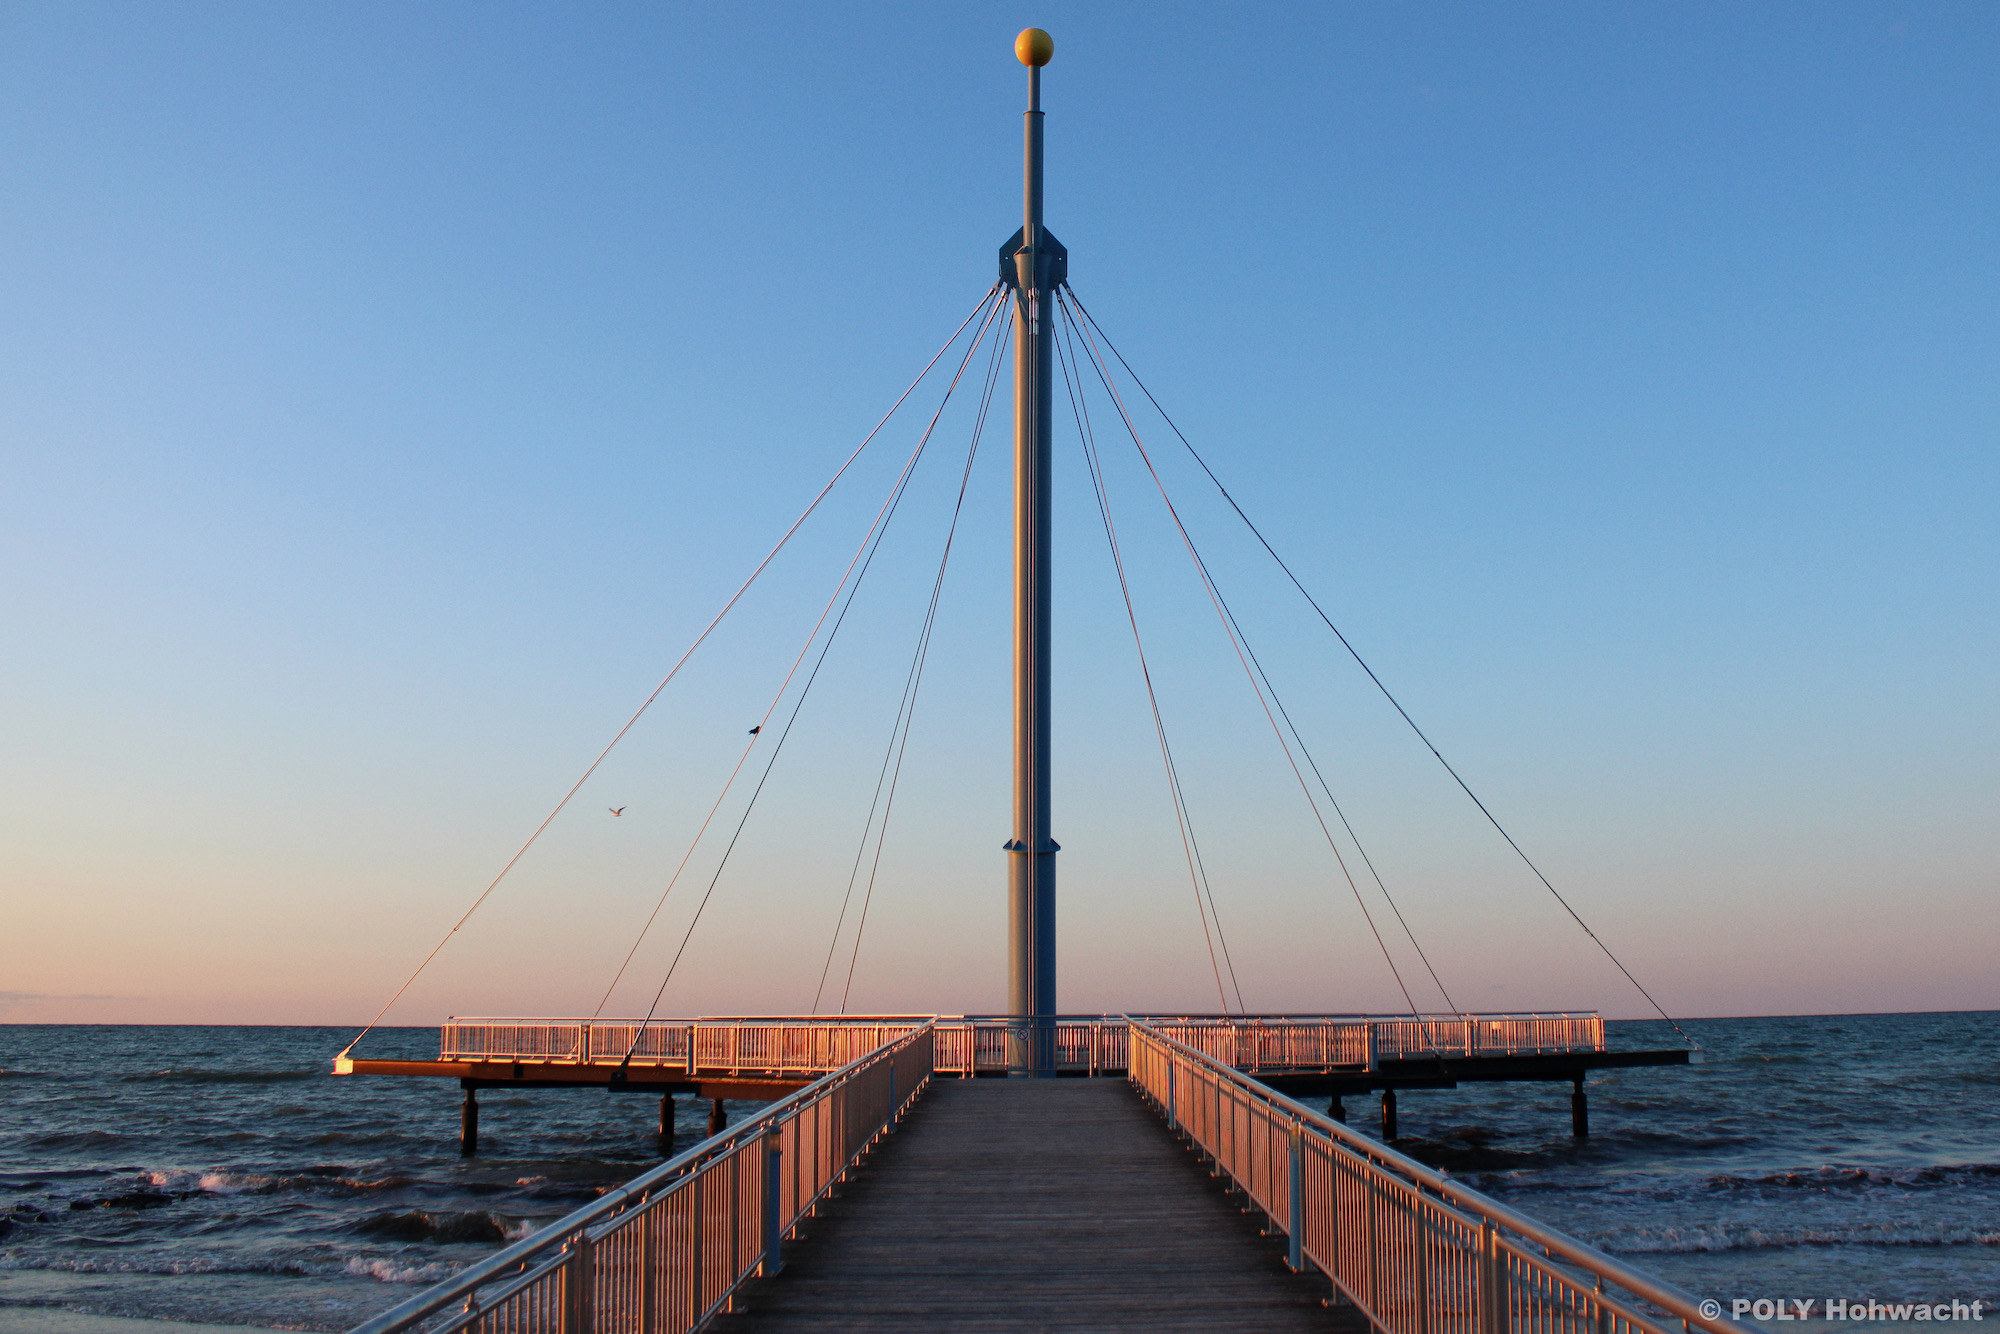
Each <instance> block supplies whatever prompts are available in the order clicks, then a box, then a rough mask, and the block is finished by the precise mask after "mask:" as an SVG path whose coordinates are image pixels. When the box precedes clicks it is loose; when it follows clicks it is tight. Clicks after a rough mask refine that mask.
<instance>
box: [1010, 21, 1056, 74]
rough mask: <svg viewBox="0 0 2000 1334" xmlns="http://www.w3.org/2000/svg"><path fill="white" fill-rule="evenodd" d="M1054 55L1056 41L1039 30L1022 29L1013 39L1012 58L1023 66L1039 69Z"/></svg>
mask: <svg viewBox="0 0 2000 1334" xmlns="http://www.w3.org/2000/svg"><path fill="white" fill-rule="evenodd" d="M1055 53H1056V39H1055V38H1053V37H1051V36H1049V35H1048V34H1047V33H1045V32H1043V31H1042V30H1041V29H1040V28H1023V29H1021V35H1020V36H1019V37H1016V38H1015V39H1014V56H1015V58H1016V59H1018V60H1019V61H1020V62H1021V63H1022V64H1023V65H1032V66H1034V67H1035V68H1036V69H1040V68H1041V67H1042V66H1043V65H1046V64H1048V63H1049V59H1050V58H1051V57H1052V56H1054V55H1055Z"/></svg>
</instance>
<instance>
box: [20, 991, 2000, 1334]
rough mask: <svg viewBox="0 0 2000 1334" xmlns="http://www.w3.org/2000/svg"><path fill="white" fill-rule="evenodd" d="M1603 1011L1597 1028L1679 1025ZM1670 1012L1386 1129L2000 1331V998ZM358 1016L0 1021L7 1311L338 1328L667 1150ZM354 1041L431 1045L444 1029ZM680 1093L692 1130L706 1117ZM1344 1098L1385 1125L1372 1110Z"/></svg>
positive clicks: (1544, 1196) (1631, 1244) (1546, 1206)
mask: <svg viewBox="0 0 2000 1334" xmlns="http://www.w3.org/2000/svg"><path fill="white" fill-rule="evenodd" d="M1609 1027H1610V1031H1611V1044H1612V1045H1613V1046H1614V1047H1637V1046H1662V1045H1670V1043H1669V1041H1668V1040H1669V1039H1671V1038H1672V1035H1671V1033H1669V1032H1668V1031H1667V1030H1666V1029H1665V1027H1664V1025H1659V1024H1651V1025H1647V1024H1612V1025H1610V1026H1609ZM1685 1027H1686V1028H1687V1029H1688V1031H1689V1032H1690V1033H1692V1034H1693V1035H1694V1037H1695V1038H1696V1039H1697V1040H1699V1041H1700V1042H1701V1043H1702V1045H1703V1047H1704V1048H1705V1049H1706V1055H1707V1059H1706V1060H1705V1062H1704V1063H1702V1064H1699V1065H1693V1066H1687V1067H1667V1068H1663V1069H1634V1070H1624V1071H1615V1072H1604V1073H1601V1074H1597V1075H1594V1076H1592V1078H1591V1081H1590V1083H1589V1085H1588V1089H1589V1096H1590V1115H1591V1131H1592V1134H1591V1137H1590V1138H1589V1139H1588V1140H1587V1141H1583V1142H1577V1141H1574V1140H1572V1139H1571V1137H1570V1133H1569V1129H1570V1121H1569V1092H1570V1089H1569V1085H1568V1084H1567V1083H1562V1084H1496V1085H1474V1086H1467V1087H1465V1088H1461V1089H1457V1090H1436V1091H1420V1092H1406V1093H1404V1094H1402V1095H1401V1098H1400V1105H1399V1109H1398V1110H1399V1116H1398V1120H1399V1122H1400V1125H1399V1129H1400V1130H1401V1133H1402V1139H1401V1140H1400V1141H1399V1144H1398V1147H1400V1148H1402V1149H1403V1150H1405V1151H1406V1152H1410V1153H1412V1154H1414V1155H1415V1156H1417V1157H1418V1158H1421V1159H1423V1160H1425V1161H1427V1162H1429V1163H1431V1164H1433V1165H1434V1166H1437V1167H1440V1168H1443V1169H1444V1170H1446V1171H1447V1172H1449V1173H1450V1174H1451V1175H1452V1176H1454V1177H1456V1178H1458V1179H1459V1180H1461V1181H1464V1182H1465V1183H1467V1184H1469V1185H1471V1186H1473V1187H1475V1188H1476V1189H1479V1190H1482V1191H1486V1192H1488V1193H1489V1194H1492V1195H1494V1196H1497V1197H1498V1198H1500V1199H1501V1200H1503V1201H1505V1202H1506V1203H1508V1204H1510V1205H1512V1206H1514V1207H1516V1208H1518V1209H1520V1210H1522V1211H1524V1212H1526V1213H1528V1214H1529V1215H1531V1216H1533V1217H1535V1218H1537V1219H1540V1220H1542V1221H1544V1222H1546V1223H1548V1224H1551V1225H1553V1226H1555V1227H1557V1228H1560V1229H1562V1230H1563V1231H1565V1232H1568V1233H1569V1234H1570V1235H1572V1236H1575V1237H1577V1238H1580V1239H1581V1240H1583V1241H1586V1242H1589V1243H1590V1244H1592V1245H1594V1246H1597V1247H1600V1248H1601V1249H1603V1250H1606V1251H1609V1252H1610V1253H1612V1254H1613V1255H1615V1256H1617V1257H1619V1258H1620V1259H1622V1260H1624V1261H1625V1262H1627V1263H1628V1264H1632V1265H1634V1266H1636V1267H1638V1268H1641V1269H1644V1270H1647V1271H1649V1272H1651V1273H1653V1274H1655V1275H1658V1276H1660V1277H1662V1278H1665V1279H1668V1280H1670V1281H1671V1282H1674V1283H1676V1284H1678V1285H1680V1286H1681V1287H1683V1288H1686V1289H1688V1290H1689V1291H1691V1292H1693V1293H1694V1294H1695V1295H1696V1296H1698V1297H1705V1298H1712V1299H1714V1300H1717V1301H1720V1302H1721V1303H1722V1304H1723V1306H1724V1309H1725V1310H1727V1309H1729V1306H1730V1303H1732V1302H1733V1301H1735V1300H1738V1299H1742V1300H1758V1299H1764V1300H1774V1301H1775V1300H1792V1301H1798V1300H1812V1301H1814V1302H1816V1303H1821V1305H1818V1306H1816V1307H1815V1308H1814V1314H1815V1315H1818V1314H1819V1313H1820V1312H1821V1311H1823V1309H1824V1307H1823V1303H1824V1300H1825V1299H1827V1298H1830V1297H1831V1298H1838V1299H1841V1300H1845V1301H1853V1300H1855V1299H1861V1300H1863V1301H1867V1300H1875V1301H1879V1302H1884V1303H1890V1302H1932V1303H1935V1302H1950V1301H1954V1300H1956V1301H1960V1302H1965V1303H1969V1302H1972V1301H1980V1302H1982V1303H1984V1307H1985V1310H1986V1311H1987V1312H1989V1313H1991V1317H1992V1318H1993V1319H1995V1320H2000V1311H1996V1310H1994V1307H1995V1305H1996V1304H2000V1013H1981V1014H1932V1015H1864V1016H1839V1017H1816V1018H1778V1019H1722V1020H1703V1021H1698V1022H1690V1023H1687V1024H1685ZM351 1036H352V1033H351V1032H350V1031H347V1030H338V1029H314V1028H260V1027H115V1026H53V1025H6V1026H0V1329H7V1330H14V1329H24V1328H34V1327H35V1326H34V1325H33V1324H32V1321H33V1320H34V1319H36V1318H37V1317H36V1316H35V1315H34V1313H35V1312H37V1311H40V1312H46V1313H47V1320H48V1328H50V1329H51V1330H56V1329H61V1330H65V1331H74V1332H75V1334H84V1332H85V1330H87V1329H88V1326H86V1325H80V1324H78V1323H76V1317H74V1316H70V1317H60V1316H57V1315H56V1314H55V1313H56V1312H57V1311H68V1312H75V1313H83V1314H85V1315H91V1316H107V1317H108V1316H125V1317H142V1318H152V1319H171V1320H184V1321H204V1322H210V1323H217V1324H236V1325H256V1326H265V1327H271V1328H281V1329H303V1330H341V1329H346V1328H348V1327H350V1326H352V1325H354V1324H357V1323H359V1322H360V1321H362V1320H365V1319H367V1318H368V1317H370V1316H372V1315H374V1314H376V1313H378V1312H380V1311H382V1310H385V1309H387V1308H388V1307H390V1306H393V1305H395V1304H396V1303H398V1302H400V1301H403V1300H405V1299H406V1298H408V1297H409V1296H411V1295H413V1294H414V1293H416V1292H417V1291H420V1290H421V1286H422V1285H425V1284H428V1283H433V1282H436V1281H438V1280H439V1279H441V1278H444V1277H446V1276H447V1275H449V1274H451V1273H452V1272H454V1271H455V1270H457V1269H458V1268H460V1267H461V1266H463V1265H466V1264H468V1263H471V1262H472V1261H475V1260H477V1259H479V1258H480V1257H481V1256H483V1255H486V1254H489V1253H491V1252H492V1251H493V1250H495V1249H496V1248H498V1247H500V1246H502V1245H505V1244H506V1243H507V1242H508V1241H509V1240H512V1239H514V1238H517V1237H521V1236H525V1235H527V1234H528V1233H529V1232H530V1231H532V1230H534V1229H535V1228H537V1227H540V1226H542V1225H544V1224H546V1223H549V1222H552V1221H553V1220H555V1219H556V1218H559V1217H561V1216H562V1215H563V1214H565V1213H568V1212H569V1211H570V1210H572V1209H574V1208H576V1207H577V1206H578V1205H580V1204H582V1203H585V1202H586V1201H588V1200H590V1199H592V1198H594V1197H595V1196H596V1195H597V1194H599V1193H600V1192H602V1191H603V1190H605V1189H606V1188H608V1187H610V1186H613V1185H616V1184H617V1183H619V1182H621V1181H624V1180H626V1179H628V1178H630V1177H632V1176H635V1175H637V1174H638V1173H639V1172H641V1171H643V1170H645V1169H646V1168H647V1167H649V1166H651V1165H652V1164H653V1163H656V1162H658V1161H659V1158H660V1146H659V1140H658V1133H657V1129H658V1103H657V1101H656V1100H655V1099H654V1098H652V1097H649V1096H646V1095H643V1094H631V1093H623V1094H608V1093H606V1092H605V1091H603V1090H602V1089H570V1090H564V1089H524V1090H520V1091H518V1092H513V1091H503V1090H491V1091H487V1092H485V1093H484V1094H483V1095H482V1097H481V1099H480V1112H481V1116H480V1153H479V1155H478V1156H477V1157H475V1158H470V1159H465V1158H461V1157H460V1156H459V1153H458V1142H457V1133H458V1102H459V1098H460V1094H459V1090H458V1087H457V1083H456V1081H453V1080H443V1079H382V1078H350V1079H336V1078H333V1077H332V1076H331V1075H330V1068H331V1067H330V1060H329V1058H330V1057H331V1056H332V1055H333V1053H334V1052H335V1051H337V1050H339V1049H340V1047H341V1046H342V1045H343V1044H344V1043H345V1042H346V1041H347V1040H348V1038H350V1037H351ZM364 1054H367V1055H373V1056H377V1057H411V1058H426V1057H431V1056H434V1055H435V1054H436V1031H435V1030H433V1029H403V1030H391V1031H386V1032H380V1033H377V1034H374V1035H372V1036H371V1037H370V1039H369V1042H368V1045H367V1048H366V1050H365V1052H364ZM678 1105H679V1108H680V1115H681V1118H682V1119H681V1122H680V1124H679V1126H678V1127H677V1129H678V1132H679V1144H680V1146H681V1147H683V1148H684V1147H686V1146H687V1145H689V1144H691V1143H693V1142H694V1141H695V1140H696V1139H698V1138H699V1137H700V1136H701V1135H702V1134H703V1133H704V1131H703V1127H704V1125H705V1122H706V1117H707V1107H706V1104H697V1103H696V1102H695V1101H694V1100H693V1099H690V1098H686V1097H683V1098H681V1099H679V1100H678ZM749 1106H750V1105H749V1104H732V1105H731V1111H732V1119H734V1117H736V1116H740V1115H742V1114H743V1113H744V1112H746V1111H748V1110H749ZM1346 1111H1347V1114H1348V1118H1349V1121H1350V1124H1352V1125H1354V1126H1356V1127H1357V1128H1359V1129H1361V1130H1364V1131H1368V1132H1371V1133H1372V1132H1373V1131H1374V1130H1375V1128H1376V1126H1377V1122H1376V1120H1375V1116H1376V1112H1375V1109H1374V1107H1373V1104H1372V1101H1364V1100H1362V1099H1355V1098H1350V1099H1348V1100H1347V1102H1346ZM23 1321H29V1322H30V1323H29V1324H23V1323H22V1322H23ZM1774 1328H1779V1329H1783V1328H1799V1327H1798V1326H1789V1327H1788V1326H1782V1325H1774Z"/></svg>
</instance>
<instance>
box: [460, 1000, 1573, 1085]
mask: <svg viewBox="0 0 2000 1334" xmlns="http://www.w3.org/2000/svg"><path fill="white" fill-rule="evenodd" d="M932 1022H934V1023H935V1024H936V1027H937V1071H938V1073H939V1074H956V1075H971V1074H981V1073H997V1072H999V1071H1004V1070H1006V1069H1007V1068H1008V1066H1009V1063H1010V1061H1011V1059H1012V1051H1011V1049H1010V1044H1009V1041H1008V1037H1009V1034H1010V1033H1013V1032H1016V1031H1019V1030H1020V1028H1021V1022H1020V1021H1019V1020H1017V1019H1010V1018H1007V1017H1003V1016H989V1015H953V1016H942V1017H939V1018H937V1019H935V1020H932V1019H931V1018H930V1017H928V1016H922V1015H857V1016H845V1017H838V1018H836V1017H831V1016H819V1015H801V1016H796V1017H794V1016H764V1017H758V1016H741V1017H724V1018H712V1019H672V1020H660V1021H655V1022H652V1023H648V1024H644V1025H641V1024H640V1023H639V1021H638V1020H634V1019H458V1018H454V1019H451V1020H449V1021H448V1022H446V1023H445V1025H444V1027H443V1029H442V1030H441V1032H440V1034H439V1044H438V1048H439V1059H440V1060H446V1061H468V1060H469V1061H511V1062H519V1063H522V1064H581V1065H615V1064H617V1063H619V1062H621V1061H623V1060H624V1059H625V1056H626V1053H627V1052H628V1051H629V1052H630V1053H631V1058H632V1064H634V1065H639V1066H648V1067H662V1068H669V1069H677V1070H678V1069H684V1070H686V1071H687V1072H688V1073H689V1074H691V1075H692V1074H695V1073H697V1072H704V1071H705V1072H710V1073H717V1072H727V1073H731V1074H744V1073H759V1074H767V1075H817V1074H820V1073H823V1072H825V1071H828V1070H834V1069H838V1068H839V1067H840V1066H842V1065H844V1064H846V1063H847V1062H849V1061H852V1060H854V1059H855V1058H857V1057H858V1056H861V1055H862V1054H864V1053H866V1052H869V1051H873V1050H874V1049H875V1048H876V1047H879V1046H881V1045H882V1044H883V1043H884V1042H887V1041H890V1040H891V1039H893V1038H896V1037H900V1036H902V1035H903V1034H905V1033H910V1032H913V1031H915V1030H916V1029H917V1028H919V1027H920V1026H922V1025H924V1024H926V1023H932ZM1147 1022H1149V1023H1151V1024H1153V1025H1154V1026H1155V1027H1157V1028H1159V1029H1161V1030H1162V1031H1163V1032H1166V1033H1169V1034H1170V1035H1172V1036H1173V1037H1174V1038H1176V1039H1177V1040H1179V1041H1182V1042H1185V1043H1187V1044H1188V1045H1189V1046H1191V1047H1194V1048H1196V1049H1197V1050H1199V1051H1202V1052H1205V1053H1207V1054H1208V1055H1210V1056H1213V1057H1214V1058H1216V1059H1217V1060H1219V1061H1222V1062H1225V1063H1226V1064H1229V1065H1233V1066H1235V1067H1236V1068H1238V1069H1240V1070H1252V1071H1262V1072H1265V1073H1277V1072H1284V1071H1315V1070H1343V1069H1346V1070H1372V1069H1374V1068H1375V1067H1376V1064H1377V1062H1378V1061H1381V1060H1385V1059H1399V1058H1408V1057H1418V1056H1428V1055H1437V1056H1446V1057H1470V1056H1494V1055H1533V1054H1544V1053H1555V1052H1574V1051H1602V1050H1604V1020H1603V1019H1602V1018H1600V1017H1599V1016H1597V1015H1595V1014H1587V1013H1556V1014H1472V1015H1467V1014H1443V1015H1390V1016H1382V1017H1376V1016H1372V1015H1269V1016H1205V1015H1180V1016H1164V1015H1161V1016H1149V1017H1148V1020H1147ZM1055 1029H1056V1064H1057V1068H1058V1069H1059V1070H1063V1071H1066V1072H1075V1073H1083V1074H1100V1073H1119V1072H1123V1071H1124V1070H1125V1069H1126V1067H1127V1052H1126V1034H1125V1020H1124V1018H1123V1017H1120V1016H1115V1015H1064V1016H1061V1017H1059V1018H1057V1019H1056V1021H1055Z"/></svg>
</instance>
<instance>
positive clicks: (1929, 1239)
mask: <svg viewBox="0 0 2000 1334" xmlns="http://www.w3.org/2000/svg"><path fill="white" fill-rule="evenodd" d="M1586 1239H1587V1240H1589V1241H1590V1242H1591V1243H1592V1244H1593V1245H1596V1246H1598V1247H1599V1248H1601V1249H1603V1250H1607V1251H1611V1252H1613V1253H1616V1254H1622V1255H1685V1254H1692V1253H1698V1252H1709V1251H1766V1250H1791V1249H1796V1248H1798V1247H1802V1246H2000V1228H1994V1227H1965V1226H1956V1227H1954V1226H1949V1225H1939V1224H1934V1223H1897V1222H1885V1223H1863V1224H1859V1225H1856V1226H1852V1227H1760V1226H1756V1225H1753V1224H1747V1223H1697V1224H1693V1225H1690V1226H1687V1227H1644V1226H1636V1227H1617V1228H1612V1229H1609V1230H1608V1231H1605V1232H1601V1233H1598V1234H1597V1235H1595V1236H1592V1237H1588V1238H1586Z"/></svg>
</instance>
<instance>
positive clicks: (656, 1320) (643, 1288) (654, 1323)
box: [639, 1199, 661, 1334]
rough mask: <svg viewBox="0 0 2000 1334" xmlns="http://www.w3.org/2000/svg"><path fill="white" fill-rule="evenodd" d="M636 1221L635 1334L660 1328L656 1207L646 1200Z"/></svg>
mask: <svg viewBox="0 0 2000 1334" xmlns="http://www.w3.org/2000/svg"><path fill="white" fill-rule="evenodd" d="M639 1207H640V1208H641V1209H644V1210H645V1213H644V1214H643V1215H641V1217H640V1220H639V1334H657V1331H658V1330H659V1328H660V1259H661V1256H660V1209H659V1207H658V1202H657V1201H655V1200H652V1199H648V1200H647V1201H646V1202H645V1203H643V1204H641V1205H640V1206H639Z"/></svg>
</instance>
